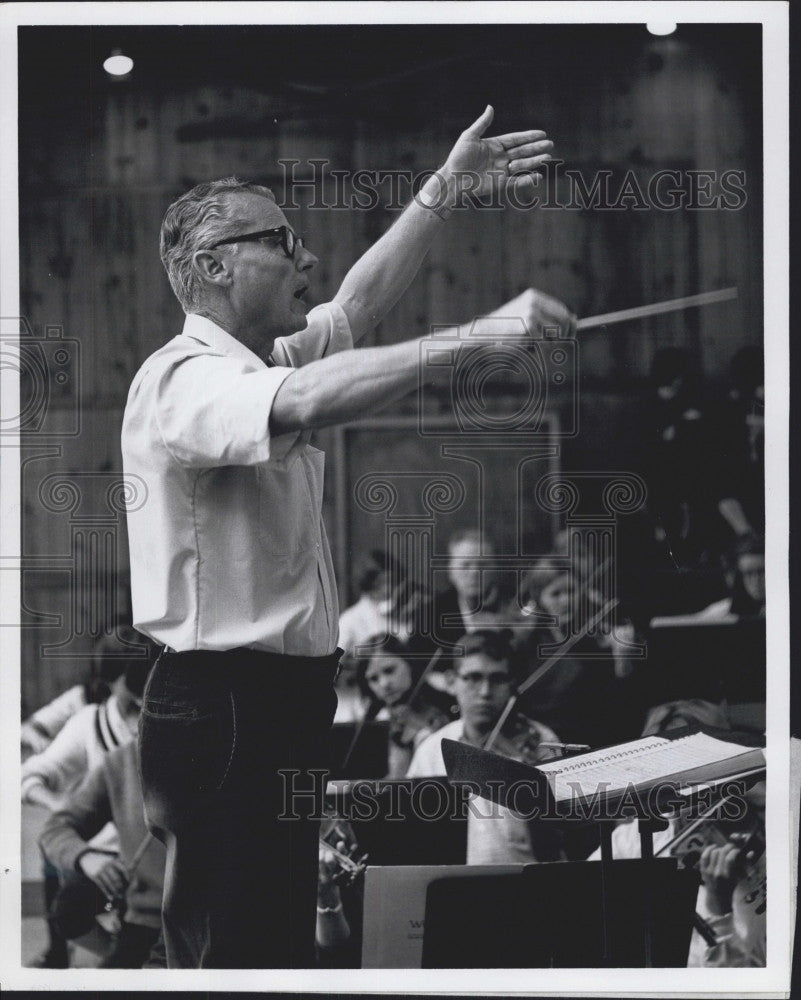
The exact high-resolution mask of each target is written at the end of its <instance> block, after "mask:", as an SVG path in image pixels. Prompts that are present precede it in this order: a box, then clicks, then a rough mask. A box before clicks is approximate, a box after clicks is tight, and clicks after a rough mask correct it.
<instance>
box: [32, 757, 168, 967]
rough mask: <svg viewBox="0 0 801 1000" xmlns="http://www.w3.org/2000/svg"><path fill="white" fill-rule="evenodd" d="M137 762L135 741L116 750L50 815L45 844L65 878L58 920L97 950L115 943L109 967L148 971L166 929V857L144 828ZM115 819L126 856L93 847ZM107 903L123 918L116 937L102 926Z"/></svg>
mask: <svg viewBox="0 0 801 1000" xmlns="http://www.w3.org/2000/svg"><path fill="white" fill-rule="evenodd" d="M138 757H139V755H138V750H137V743H136V741H135V740H134V741H131V742H129V743H127V744H125V745H124V746H121V747H117V748H115V749H114V750H110V751H109V752H108V753H107V754H106V755H105V756H104V757H103V759H102V761H101V762H100V763H99V764H97V765H96V766H95V767H94V768H93V769H92V770H90V771H89V773H88V774H87V775H86V777H85V779H84V781H83V782H82V784H81V785H80V786H79V787H78V788H77V789H76V790H75V791H74V792H73V793H72V794H71V795H70V796H68V797H67V799H66V801H65V802H64V804H63V806H62V808H61V809H60V810H58V811H57V812H55V813H54V814H53V815H52V816H51V817H50V819H49V820H48V822H47V824H46V826H45V828H44V830H43V832H42V836H41V841H40V843H41V847H42V850H43V852H44V854H45V856H46V857H47V858H48V860H49V861H50V862H51V863H52V864H53V865H54V866H55V867H56V868H57V870H58V871H59V872H60V874H61V877H62V887H61V890H60V892H59V894H58V895H57V896H56V898H55V901H54V903H53V907H52V911H51V916H52V919H53V920H54V922H55V923H56V925H57V926H58V928H59V930H60V931H61V933H62V934H63V935H64V937H65V938H67V939H68V940H73V939H75V938H82V937H83V936H84V935H86V934H91V935H92V942H93V943H94V944H95V945H96V946H100V947H101V948H102V947H103V946H104V945H108V946H110V950H109V951H108V953H107V954H106V955H105V957H104V959H103V961H102V967H103V968H115V969H137V968H141V966H142V963H143V962H144V961H145V959H146V958H147V956H148V953H149V952H150V949H151V948H152V947H153V945H154V944H155V942H156V939H157V938H158V935H159V931H160V929H161V898H162V890H163V887H164V865H165V860H166V854H165V851H164V845H163V844H162V843H160V841H158V840H156V839H155V838H154V837H153V836H152V835H151V834H150V833H148V831H147V829H146V827H145V811H144V810H145V807H144V801H143V798H142V789H141V785H140V783H139V770H138V766H139V765H138ZM109 822H113V823H114V826H115V827H116V830H117V832H118V833H119V853H116V852H112V851H109V850H108V849H107V847H106V846H101V847H97V846H96V845H94V844H93V843H92V838H93V837H95V836H96V834H97V833H99V832H100V830H102V829H103V827H105V825H106V824H107V823H109ZM106 901H108V903H109V904H110V907H113V909H114V910H116V911H117V913H118V914H119V917H120V923H119V927H118V929H117V930H116V933H115V934H114V935H113V939H112V940H108V939H107V938H106V936H105V934H103V932H102V930H101V928H100V926H99V925H97V924H96V923H95V915H96V914H98V913H100V912H102V910H103V905H104V903H106ZM85 943H87V944H89V942H85Z"/></svg>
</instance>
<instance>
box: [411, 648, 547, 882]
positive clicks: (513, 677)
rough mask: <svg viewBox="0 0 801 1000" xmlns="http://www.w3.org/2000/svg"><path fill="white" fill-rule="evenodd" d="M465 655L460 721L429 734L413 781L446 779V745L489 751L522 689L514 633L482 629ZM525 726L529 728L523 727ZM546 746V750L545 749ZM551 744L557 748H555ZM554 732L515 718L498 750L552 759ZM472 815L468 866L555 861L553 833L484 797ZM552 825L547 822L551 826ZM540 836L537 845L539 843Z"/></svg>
mask: <svg viewBox="0 0 801 1000" xmlns="http://www.w3.org/2000/svg"><path fill="white" fill-rule="evenodd" d="M459 645H460V646H461V647H462V648H463V650H464V654H463V656H462V657H461V658H457V659H456V660H455V662H454V667H453V678H452V689H453V694H454V696H455V698H456V701H457V704H458V706H459V718H458V719H456V720H455V721H454V722H450V723H448V725H446V726H443V728H442V729H439V730H437V732H435V733H432V734H431V735H430V736H427V737H426V739H424V740H423V741H422V743H420V745H419V746H418V747H417V749H416V750H415V752H414V756H413V757H412V762H411V764H410V765H409V770H408V771H407V772H406V776H407V777H408V778H423V777H426V778H427V777H443V776H444V775H445V773H446V771H445V761H444V759H443V756H442V741H443V740H444V739H447V740H457V741H460V742H463V743H471V744H472V745H473V746H477V747H484V746H486V745H487V742H488V740H489V738H490V737H491V734H492V732H493V730H494V729H495V726H496V723H497V722H498V721H499V719H500V717H501V714H502V712H503V710H504V708H505V707H506V704H507V702H508V701H509V699H510V698H511V697H512V695H513V694H514V692H515V688H516V686H517V679H518V678H517V672H516V663H517V657H516V654H515V652H514V647H513V646H512V633H511V631H510V630H509V629H478V630H477V631H475V632H470V633H468V634H466V635H463V636H462V638H461V639H460V640H459ZM523 723H524V724H523ZM541 744H545V746H541ZM547 744H551V746H550V747H548V746H547ZM559 745H560V744H559V743H558V742H557V737H556V734H555V733H554V732H553V730H551V729H549V728H548V727H547V726H544V725H543V724H542V723H540V722H536V721H534V720H533V719H525V720H521V719H520V718H517V717H516V718H513V719H511V720H510V724H509V725H508V726H507V727H505V729H504V732H503V735H502V736H501V737H500V738H499V739H498V740H497V741H496V742H495V743H494V744H493V747H492V749H493V750H495V751H496V752H498V753H501V754H503V755H505V756H509V757H513V758H515V759H519V760H522V759H525V760H528V761H530V762H532V763H533V762H534V761H535V760H538V759H540V757H541V758H542V759H549V758H551V757H552V756H554V755H555V751H554V750H553V749H552V747H557V746H559ZM471 807H472V808H471V811H470V812H469V813H468V817H467V863H468V864H476V865H478V864H490V865H492V864H512V863H518V862H520V863H523V864H527V863H529V862H532V861H537V860H542V861H544V860H553V852H554V850H555V843H554V842H553V838H548V832H549V831H548V830H547V829H540V827H542V824H539V825H538V827H536V828H535V827H534V826H533V825H532V824H531V823H529V822H527V820H526V819H525V818H522V817H519V816H517V815H515V814H514V813H512V812H510V810H508V809H506V808H504V807H502V806H495V805H493V804H492V803H489V802H486V801H485V800H482V799H476V800H475V801H474V802H473V803H471ZM546 826H547V824H546ZM533 837H536V838H537V843H536V844H535V843H534V842H533V839H532V838H533Z"/></svg>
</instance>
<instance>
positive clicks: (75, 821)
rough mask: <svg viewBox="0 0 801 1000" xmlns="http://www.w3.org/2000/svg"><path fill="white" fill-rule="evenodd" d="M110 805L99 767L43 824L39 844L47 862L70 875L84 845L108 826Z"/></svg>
mask: <svg viewBox="0 0 801 1000" xmlns="http://www.w3.org/2000/svg"><path fill="white" fill-rule="evenodd" d="M111 818H112V817H111V803H110V800H109V794H108V786H107V784H106V780H105V773H104V771H103V765H102V764H100V765H98V767H96V768H94V769H93V770H92V771H90V772H89V773H88V774H87V775H86V777H85V778H84V780H83V782H82V783H81V785H80V787H79V788H77V789H76V790H75V792H74V793H73V794H72V795H70V797H69V799H68V800H67V802H66V803H65V805H64V807H63V809H60V810H59V811H58V812H57V813H53V815H52V816H51V817H50V819H49V820H48V821H47V823H46V824H45V827H44V830H43V831H42V835H41V837H40V838H39V844H40V846H41V848H42V850H43V851H44V853H45V856H46V857H47V859H48V861H50V862H51V864H53V865H55V866H56V868H58V869H59V870H60V871H62V872H67V871H73V870H74V869H75V866H76V864H77V862H78V859H79V858H80V857H81V855H82V854H85V853H86V851H87V850H89V849H90V847H89V844H88V843H87V842H88V841H89V840H90V839H91V838H92V837H93V836H94V835H95V834H96V833H99V832H100V831H101V830H102V829H103V827H104V826H105V825H106V824H107V823H109V822H111Z"/></svg>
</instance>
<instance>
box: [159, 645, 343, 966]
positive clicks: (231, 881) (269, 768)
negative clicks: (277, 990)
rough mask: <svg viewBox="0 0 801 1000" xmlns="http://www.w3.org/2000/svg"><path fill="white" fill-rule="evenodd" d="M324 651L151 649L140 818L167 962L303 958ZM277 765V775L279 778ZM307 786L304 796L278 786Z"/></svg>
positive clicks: (325, 702) (324, 696) (282, 962)
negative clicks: (160, 849) (161, 867)
mask: <svg viewBox="0 0 801 1000" xmlns="http://www.w3.org/2000/svg"><path fill="white" fill-rule="evenodd" d="M338 657H339V651H338V652H337V654H336V655H334V656H331V657H325V658H320V659H304V658H300V657H291V656H278V655H273V654H267V653H258V652H255V651H252V650H230V651H227V652H222V653H217V652H205V651H199V652H189V653H172V652H164V653H162V655H161V656H160V657H159V659H158V660H157V661H156V665H155V667H154V668H153V671H152V673H151V675H150V678H149V680H148V683H147V688H146V690H145V698H144V705H143V708H142V715H141V719H140V728H139V733H140V762H141V770H142V786H143V791H144V798H145V810H146V813H147V819H148V825H149V826H150V828H151V830H152V831H153V833H154V834H155V835H156V836H157V837H159V839H160V840H162V841H163V842H164V844H165V845H166V848H167V866H166V873H165V885H164V901H163V911H162V919H163V933H164V943H165V946H166V954H167V964H168V966H169V968H218V969H219V968H244V969H252V968H307V967H311V966H313V965H314V931H315V922H316V885H317V867H318V862H317V857H318V835H319V823H318V822H317V821H316V820H315V819H314V817H315V815H319V810H320V808H321V805H322V793H323V791H324V786H325V781H324V777H323V775H317V776H316V778H315V776H313V775H309V774H307V773H305V772H308V770H309V769H312V768H319V769H320V770H322V769H323V768H324V767H325V765H326V763H327V742H328V740H327V737H328V733H329V732H330V729H331V723H332V721H333V717H334V712H335V710H336V694H335V692H334V680H335V677H336V670H337V664H338ZM281 772H283V774H282V773H281ZM293 789H294V790H295V791H309V792H311V791H312V790H313V789H314V790H316V795H312V794H309V795H305V796H304V795H295V796H294V798H292V799H290V798H289V795H288V792H291V791H292V790H293Z"/></svg>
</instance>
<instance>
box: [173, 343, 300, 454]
mask: <svg viewBox="0 0 801 1000" xmlns="http://www.w3.org/2000/svg"><path fill="white" fill-rule="evenodd" d="M291 374H292V368H291V367H286V368H264V369H259V370H257V371H248V370H246V369H243V366H242V363H241V362H240V361H238V360H237V359H235V358H229V357H225V356H221V355H215V354H198V355H194V356H190V357H188V358H184V359H182V360H180V361H179V362H177V363H176V364H174V365H172V366H170V367H169V368H168V369H167V370H166V371H165V372H163V373H162V375H161V377H160V378H159V379H158V383H157V386H156V420H157V423H158V427H159V431H160V433H161V437H162V440H163V442H164V445H165V447H166V448H167V450H168V451H169V452H170V454H171V455H172V456H173V458H174V459H175V460H176V461H177V462H178V463H179V464H180V465H184V466H187V467H190V468H214V467H219V466H224V465H260V464H262V463H264V462H268V461H278V460H280V459H283V458H285V457H286V456H287V454H288V453H289V451H290V450H291V449H292V446H293V445H294V444H295V443H296V442H297V441H298V439H299V437H300V434H299V433H290V434H282V435H280V436H279V437H271V435H270V411H271V409H272V405H273V401H274V400H275V396H276V393H277V392H278V390H279V388H280V387H281V385H282V384H283V382H284V380H285V379H286V378H288V376H289V375H291Z"/></svg>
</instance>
